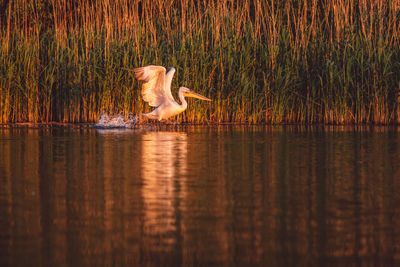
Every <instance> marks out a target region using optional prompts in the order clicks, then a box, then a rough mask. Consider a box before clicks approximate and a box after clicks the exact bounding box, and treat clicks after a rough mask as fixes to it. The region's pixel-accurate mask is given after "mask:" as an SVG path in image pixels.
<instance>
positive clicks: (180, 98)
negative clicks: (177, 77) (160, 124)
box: [179, 90, 187, 109]
mask: <svg viewBox="0 0 400 267" xmlns="http://www.w3.org/2000/svg"><path fill="white" fill-rule="evenodd" d="M179 100H180V101H181V104H180V106H181V107H182V108H183V109H186V108H187V102H186V99H185V97H184V96H183V92H182V91H181V90H179Z"/></svg>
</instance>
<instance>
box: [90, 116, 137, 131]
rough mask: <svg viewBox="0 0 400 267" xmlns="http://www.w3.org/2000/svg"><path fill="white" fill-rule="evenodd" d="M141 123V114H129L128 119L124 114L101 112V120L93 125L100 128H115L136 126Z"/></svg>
mask: <svg viewBox="0 0 400 267" xmlns="http://www.w3.org/2000/svg"><path fill="white" fill-rule="evenodd" d="M138 123H139V116H136V115H133V114H129V115H128V119H125V118H124V116H122V115H120V114H118V115H108V114H106V113H103V114H101V117H100V119H99V121H98V122H97V123H96V124H95V125H94V126H93V127H94V128H99V129H114V128H135V126H136V125H137V124H138Z"/></svg>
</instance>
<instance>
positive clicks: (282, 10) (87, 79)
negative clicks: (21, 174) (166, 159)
mask: <svg viewBox="0 0 400 267" xmlns="http://www.w3.org/2000/svg"><path fill="white" fill-rule="evenodd" d="M0 12H1V19H0V28H1V33H0V34H1V42H0V62H1V64H0V89H1V91H0V122H3V123H4V122H18V121H30V122H50V121H58V122H93V121H95V120H97V119H98V118H99V115H100V113H101V112H102V111H109V112H110V111H113V112H122V113H124V114H128V113H132V112H133V113H139V112H145V111H148V110H149V107H148V106H147V105H146V104H145V103H143V101H142V100H141V96H140V89H139V84H138V83H137V82H136V81H135V80H134V78H133V73H132V71H131V70H132V68H134V67H138V66H144V65H147V64H159V65H164V66H174V67H175V68H176V69H177V73H176V78H175V79H174V81H173V86H174V87H175V88H176V87H177V86H178V85H185V86H187V87H190V88H193V89H195V90H196V91H197V92H199V93H201V94H203V95H206V96H207V97H210V98H212V99H213V100H214V101H213V102H211V103H205V102H202V101H190V104H189V109H188V110H187V111H186V112H185V113H184V114H182V115H180V116H178V119H179V120H180V121H183V122H194V123H219V122H240V123H260V122H266V123H329V124H347V123H356V124H359V123H378V124H388V123H398V122H400V96H399V90H400V27H399V25H400V0H392V1H387V0H358V1H351V0H323V1H316V0H313V1H307V0H299V1H276V0H275V1H274V0H267V1H260V0H244V1H239V0H226V1H218V0H210V1H194V0H177V1H172V0H171V1H151V0H142V1H139V0H133V1H128V0H115V1H110V0H101V1H100V0H91V1H84V0H52V1H45V0H32V1H28V0H13V1H1V2H0Z"/></svg>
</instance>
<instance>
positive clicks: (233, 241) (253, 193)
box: [0, 126, 400, 266]
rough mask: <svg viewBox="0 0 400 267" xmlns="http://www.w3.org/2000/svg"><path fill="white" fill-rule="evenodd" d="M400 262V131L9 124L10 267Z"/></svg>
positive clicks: (5, 242) (4, 187)
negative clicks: (154, 129)
mask: <svg viewBox="0 0 400 267" xmlns="http://www.w3.org/2000/svg"><path fill="white" fill-rule="evenodd" d="M398 264H400V130H399V128H385V127H378V128H365V127H363V128H346V127H324V128H322V127H321V128H301V127H288V126H287V127H215V128H209V127H182V128H178V129H177V128H176V127H175V128H174V129H165V130H162V131H144V130H95V129H65V128H51V129H27V128H0V265H1V266H5V265H13V266H14V265H19V266H102V265H107V266H121V265H127V266H149V265H155V266H160V265H162V266H193V265H195V266H205V265H218V266H235V265H239V266H257V265H258V266H260V265H262V266H291V265H299V266H322V265H341V266H343V265H351V266H353V265H373V266H379V265H381V266H382V265H385V266H388V265H389V266H390V265H398Z"/></svg>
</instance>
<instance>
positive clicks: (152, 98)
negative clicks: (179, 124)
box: [133, 65, 172, 107]
mask: <svg viewBox="0 0 400 267" xmlns="http://www.w3.org/2000/svg"><path fill="white" fill-rule="evenodd" d="M133 71H134V72H135V78H136V79H138V80H139V81H143V82H144V83H143V86H142V97H143V100H144V101H146V102H148V103H149V105H150V106H152V107H158V106H159V105H161V104H162V103H163V102H165V101H166V100H167V99H169V98H172V95H171V91H170V89H169V92H167V86H166V84H165V68H164V67H161V66H153V65H150V66H146V67H141V68H135V69H133Z"/></svg>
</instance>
